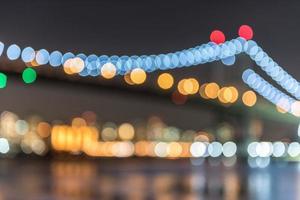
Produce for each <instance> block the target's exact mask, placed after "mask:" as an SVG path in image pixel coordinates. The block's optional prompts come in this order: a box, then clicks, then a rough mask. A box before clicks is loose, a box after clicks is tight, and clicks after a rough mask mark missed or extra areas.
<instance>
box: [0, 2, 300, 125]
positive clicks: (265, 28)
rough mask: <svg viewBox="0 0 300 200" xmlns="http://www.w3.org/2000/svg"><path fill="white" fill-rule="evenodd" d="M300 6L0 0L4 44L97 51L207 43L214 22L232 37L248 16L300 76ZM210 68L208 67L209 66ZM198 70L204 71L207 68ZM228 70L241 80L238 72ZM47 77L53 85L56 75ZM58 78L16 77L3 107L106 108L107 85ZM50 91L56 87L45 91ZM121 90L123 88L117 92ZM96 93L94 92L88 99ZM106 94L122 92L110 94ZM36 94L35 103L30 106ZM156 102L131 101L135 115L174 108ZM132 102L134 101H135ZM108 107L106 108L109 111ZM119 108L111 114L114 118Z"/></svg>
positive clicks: (267, 45)
mask: <svg viewBox="0 0 300 200" xmlns="http://www.w3.org/2000/svg"><path fill="white" fill-rule="evenodd" d="M299 10H300V1H296V0H289V1H283V0H281V1H280V0H277V1H275V0H272V1H271V0H265V1H261V0H249V1H241V0H240V1H238V0H227V1H218V0H185V1H182V0H172V1H162V0H152V1H141V0H127V1H124V0H103V1H99V0H98V1H97V0H64V1H63V0H52V1H46V0H26V1H16V0H10V1H1V6H0V40H1V41H3V42H4V43H5V44H11V43H17V44H19V45H20V46H22V47H25V46H32V47H34V48H35V49H40V48H46V49H48V50H49V51H53V50H57V49H58V50H61V51H63V52H67V51H72V52H75V53H80V52H84V53H86V54H92V53H96V54H98V55H100V54H108V55H113V54H117V55H122V54H158V53H164V52H169V51H176V50H180V49H184V48H189V47H192V46H196V45H198V44H201V43H205V42H207V41H208V39H209V34H210V32H211V31H212V30H214V29H220V30H223V31H224V33H225V34H226V36H227V38H228V39H231V38H234V37H236V36H237V30H238V27H239V26H240V25H241V24H249V25H251V26H252V27H253V29H254V32H255V37H254V39H255V40H256V41H257V42H258V43H259V44H261V45H262V46H263V48H264V49H265V50H266V51H267V52H268V53H269V54H270V56H271V57H273V58H274V59H275V60H276V61H277V62H278V63H279V64H280V65H281V66H283V67H284V68H285V69H286V70H287V71H288V72H290V73H291V74H293V75H294V77H295V78H297V79H298V80H300V70H298V68H299V67H300V66H299V64H298V63H300V56H299V55H298V54H299V50H298V47H299V46H300V39H299V38H300V28H299V25H300V12H299ZM248 63H249V62H248ZM205 67H207V68H208V67H210V65H205V66H199V70H200V68H202V69H203V68H205ZM236 67H239V66H236ZM243 67H244V66H243ZM195 70H196V71H197V70H198V69H197V67H195V68H193V69H190V71H189V72H190V73H195ZM229 70H230V69H229ZM231 70H234V68H233V69H231ZM224 71H226V69H223V68H222V69H220V68H218V69H217V71H216V70H214V74H216V73H217V74H218V73H220V74H223V73H225V72H224ZM210 72H211V71H210V70H209V69H207V70H206V73H210ZM183 73H185V71H180V70H179V71H178V70H177V71H176V75H177V76H180V75H181V74H183ZM203 73H204V74H205V70H203ZM199 77H200V79H202V78H203V79H204V77H203V76H202V77H201V75H199ZM229 78H231V79H232V80H234V81H240V80H237V78H235V77H229ZM225 80H226V81H227V80H228V79H225ZM41 81H42V80H41ZM53 81H55V80H53ZM45 84H46V85H47V84H48V85H51V81H50V82H47V83H45ZM57 85H63V84H52V86H44V88H43V84H41V85H35V86H32V87H34V88H35V89H32V88H31V89H29V88H25V87H24V88H18V87H17V86H20V87H22V84H20V83H18V82H17V83H16V85H14V86H9V87H8V88H7V89H6V90H4V91H1V92H0V97H1V96H2V97H4V96H3V95H5V98H4V99H5V101H2V102H4V103H2V105H1V110H3V109H13V110H14V109H15V110H16V111H18V110H21V112H23V113H24V112H25V113H26V112H30V111H31V110H36V111H37V112H40V113H42V114H45V115H47V114H48V116H50V118H54V117H57V116H67V115H75V114H77V113H78V112H79V111H80V110H82V111H84V109H88V108H90V109H98V111H99V113H101V106H102V105H101V104H100V103H99V104H97V102H101V101H102V100H103V98H104V99H105V97H101V95H103V94H102V91H101V88H100V87H99V94H95V91H94V90H88V91H90V92H84V91H86V90H85V89H84V88H82V87H79V88H78V89H77V85H74V86H73V87H72V86H71V87H70V86H69V85H68V86H62V88H60V89H59V90H57V92H55V91H56V89H55V88H57V87H58V86H57ZM86 87H89V86H86ZM64 89H65V90H68V93H70V96H68V94H66V93H65V92H64ZM18 90H20V91H22V92H21V93H18ZM33 91H34V93H33ZM47 91H50V92H48V93H46V92H47ZM116 92H118V91H113V92H112V93H116ZM49 93H51V94H52V95H51V98H53V99H56V101H55V103H49V102H47V103H46V102H45V99H49V100H51V98H50V97H49V96H48V95H49ZM26 94H28V95H31V96H28V97H26V98H25V99H26V102H25V104H26V105H27V108H24V107H22V106H21V105H22V103H24V102H22V95H23V96H24V95H25V96H26ZM7 95H9V96H7ZM76 95H77V96H78V98H76ZM82 96H85V97H82ZM46 97H49V98H46ZM89 98H93V100H91V101H87V99H89ZM97 98H99V99H100V100H97ZM107 98H108V99H114V98H119V97H114V96H108V97H107ZM57 99H61V101H59V100H57ZM120 99H122V101H125V102H126V101H128V102H129V101H131V100H130V98H128V97H126V96H125V97H124V96H123V98H120ZM120 99H119V100H120ZM119 100H118V101H119ZM30 101H31V104H32V103H33V104H34V106H33V105H32V107H30V105H31V104H30ZM68 101H69V102H73V103H71V104H72V106H75V107H77V108H76V109H74V107H73V108H72V109H70V108H71V105H69V106H68V104H67V102H68ZM103 101H105V100H103ZM5 102H6V103H5ZM59 102H61V103H59ZM109 103H110V104H109ZM73 104H74V105H73ZM125 104H126V103H125ZM131 104H133V103H132V101H131ZM149 104H151V102H148V103H147V101H146V103H144V104H141V106H144V107H147V109H141V108H140V107H139V108H132V109H134V110H136V112H137V113H135V114H136V115H139V114H138V113H139V112H140V113H141V112H142V113H143V114H145V115H148V114H152V113H151V112H150V111H151V110H152V111H153V109H154V110H155V109H157V110H159V112H158V113H161V114H165V113H166V112H167V111H162V110H161V108H163V107H164V108H165V106H166V105H164V104H162V105H160V107H159V106H158V107H155V106H154V107H151V106H150V107H149V106H148V105H149ZM105 105H106V106H108V105H110V106H111V107H117V108H119V107H120V106H121V104H120V102H119V103H118V102H115V99H114V100H111V101H110V100H107V104H105ZM28 106H29V107H28ZM126 106H127V107H128V106H129V104H126ZM168 106H170V105H168ZM54 107H57V108H59V112H58V113H56V114H55V113H54V112H49V110H53V108H54ZM129 108H130V106H129ZM129 108H128V110H127V112H128V111H129V110H130V109H129ZM64 109H65V110H64ZM169 109H170V112H171V113H172V114H169V115H168V116H167V115H166V116H165V118H168V117H169V118H168V119H169V120H170V119H171V120H170V121H171V122H174V123H177V122H178V121H182V120H180V119H178V117H176V109H178V108H177V107H172V106H171V107H170V108H169ZM180 109H181V110H183V111H182V113H179V114H180V115H183V117H186V116H187V115H188V114H187V113H185V114H186V116H184V112H188V110H189V109H187V110H184V109H183V108H180ZM113 110H117V109H113ZM173 111H174V112H173ZM108 112H109V111H108V110H107V109H105V110H104V114H103V113H102V114H103V115H105V113H106V114H107V113H108ZM190 113H194V114H195V115H191V116H194V121H192V122H188V124H185V123H183V126H189V125H190V126H192V125H194V126H195V124H197V120H198V119H196V120H195V118H201V116H202V117H203V115H201V114H198V113H197V112H196V111H195V110H194V109H190ZM115 115H116V114H111V115H109V116H110V117H111V118H112V117H114V116H115ZM141 115H142V114H141ZM177 115H178V114H177ZM106 116H107V115H106ZM127 117H128V116H127ZM124 118H126V115H125V116H124ZM172 119H173V120H172Z"/></svg>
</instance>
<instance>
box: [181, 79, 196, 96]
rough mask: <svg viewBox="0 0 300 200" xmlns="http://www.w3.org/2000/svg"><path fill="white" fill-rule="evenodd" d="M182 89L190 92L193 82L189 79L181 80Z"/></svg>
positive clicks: (192, 88)
mask: <svg viewBox="0 0 300 200" xmlns="http://www.w3.org/2000/svg"><path fill="white" fill-rule="evenodd" d="M183 90H184V91H185V92H186V93H187V94H191V93H192V92H193V90H194V86H193V82H192V81H191V80H190V79H186V80H184V82H183Z"/></svg>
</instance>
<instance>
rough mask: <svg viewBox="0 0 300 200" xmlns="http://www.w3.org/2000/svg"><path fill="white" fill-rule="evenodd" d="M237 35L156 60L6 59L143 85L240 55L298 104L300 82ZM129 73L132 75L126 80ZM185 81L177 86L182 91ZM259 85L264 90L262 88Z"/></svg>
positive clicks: (43, 54) (251, 78)
mask: <svg viewBox="0 0 300 200" xmlns="http://www.w3.org/2000/svg"><path fill="white" fill-rule="evenodd" d="M238 35H239V37H237V38H235V39H232V40H228V41H226V40H225V35H224V33H223V32H222V31H219V30H215V31H213V32H212V33H211V35H210V42H208V43H205V44H202V45H199V46H196V47H193V48H189V49H184V50H181V51H177V52H173V53H166V54H157V55H142V56H137V55H133V56H127V55H123V56H117V55H112V56H107V55H100V56H97V55H96V54H92V55H86V54H84V53H80V54H75V53H72V52H67V53H64V54H63V53H61V52H60V51H58V50H56V51H53V52H51V53H49V51H47V50H46V49H40V50H38V51H36V50H34V49H33V48H32V47H25V48H24V49H21V48H20V47H19V46H18V45H17V44H12V45H10V46H8V48H7V49H6V55H7V58H8V59H9V60H12V61H14V60H17V59H19V58H21V60H22V61H23V62H24V63H25V64H26V65H27V66H38V65H46V64H49V65H50V66H52V67H54V68H57V67H59V66H63V68H64V71H65V72H66V73H67V74H79V75H80V76H84V77H85V76H99V75H100V74H101V75H102V76H103V77H104V78H106V79H110V78H113V77H114V76H115V75H124V76H125V77H124V78H125V81H126V82H130V83H132V84H141V83H143V82H144V81H145V79H146V72H148V73H149V72H153V71H155V70H171V69H174V68H182V67H190V66H193V65H199V64H205V63H208V62H214V61H218V60H221V62H222V63H223V64H224V65H233V64H234V63H235V59H236V58H235V56H236V55H238V54H241V53H246V54H247V55H249V56H250V58H251V59H252V60H253V61H255V62H256V64H257V65H258V66H259V67H260V68H261V69H262V70H264V71H265V72H266V73H267V75H269V76H270V77H271V78H272V79H273V80H275V81H276V82H277V83H278V84H279V85H280V86H281V87H282V88H284V89H285V90H286V91H287V92H289V93H290V94H291V95H293V96H294V97H295V98H296V99H300V83H299V82H298V81H297V80H296V79H295V78H293V77H292V76H291V75H290V74H288V73H287V72H286V71H285V70H284V69H283V68H282V67H280V66H279V65H278V64H277V63H276V62H275V61H273V59H272V58H270V57H269V56H268V54H267V53H266V52H264V50H263V49H262V48H261V47H260V46H258V45H257V43H256V42H255V41H253V40H252V38H253V30H252V28H251V27H250V26H248V25H242V26H241V27H240V28H239V31H238ZM4 47H5V45H4V44H3V43H2V42H0V55H1V54H2V53H3V52H4ZM129 73H130V76H129V77H128V76H126V75H127V74H129ZM22 78H23V80H24V82H25V83H32V82H34V81H35V79H36V72H35V70H34V69H32V68H26V69H25V70H24V71H23V74H22ZM162 78H163V77H162ZM165 78H169V77H165ZM163 79H164V78H163ZM243 80H244V82H245V83H246V84H248V85H249V86H250V87H251V88H253V89H254V90H255V91H257V92H258V93H259V94H261V95H262V96H264V97H265V98H266V99H267V100H269V101H271V102H272V103H274V104H276V105H278V104H280V106H279V107H281V108H283V109H284V110H286V111H288V112H292V113H294V112H293V111H292V110H291V108H292V105H294V104H295V102H296V103H297V105H298V102H297V101H296V100H295V99H294V98H291V97H289V96H288V95H286V94H284V93H282V92H281V91H279V90H278V89H276V88H275V87H273V86H272V85H270V84H269V83H268V82H266V81H265V80H263V79H262V78H261V77H260V76H259V75H257V74H256V73H255V72H254V71H251V70H246V71H245V72H244V74H243ZM6 81H7V77H6V75H5V74H3V73H1V74H0V88H4V87H5V86H6ZM192 81H193V80H192V79H190V80H188V82H192ZM161 82H163V80H161ZM171 82H172V80H171ZM183 82H184V81H183ZM183 82H182V83H180V84H179V85H178V89H179V91H180V88H181V87H182V85H183ZM260 85H262V86H261V87H260ZM164 87H166V88H168V87H170V86H169V85H166V86H164ZM198 89H199V86H198V87H197V91H190V92H188V93H191V94H193V93H197V92H198ZM265 91H268V93H265ZM282 99H283V100H282ZM282 101H284V103H282ZM297 107H298V106H297ZM294 115H295V114H294ZM297 115H298V114H297ZM299 116H300V114H299Z"/></svg>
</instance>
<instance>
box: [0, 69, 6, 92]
mask: <svg viewBox="0 0 300 200" xmlns="http://www.w3.org/2000/svg"><path fill="white" fill-rule="evenodd" d="M6 84H7V76H6V75H5V74H3V73H1V72H0V88H5V87H6Z"/></svg>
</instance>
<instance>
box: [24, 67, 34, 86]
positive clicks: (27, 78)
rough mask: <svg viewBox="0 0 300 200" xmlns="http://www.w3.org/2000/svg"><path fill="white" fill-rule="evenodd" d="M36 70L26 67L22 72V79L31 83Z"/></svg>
mask: <svg viewBox="0 0 300 200" xmlns="http://www.w3.org/2000/svg"><path fill="white" fill-rule="evenodd" d="M36 77H37V74H36V71H35V70H34V69H32V68H26V69H25V70H24V71H23V73H22V79H23V81H24V82H25V83H27V84H29V83H33V82H34V81H35V80H36Z"/></svg>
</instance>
